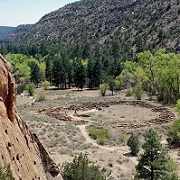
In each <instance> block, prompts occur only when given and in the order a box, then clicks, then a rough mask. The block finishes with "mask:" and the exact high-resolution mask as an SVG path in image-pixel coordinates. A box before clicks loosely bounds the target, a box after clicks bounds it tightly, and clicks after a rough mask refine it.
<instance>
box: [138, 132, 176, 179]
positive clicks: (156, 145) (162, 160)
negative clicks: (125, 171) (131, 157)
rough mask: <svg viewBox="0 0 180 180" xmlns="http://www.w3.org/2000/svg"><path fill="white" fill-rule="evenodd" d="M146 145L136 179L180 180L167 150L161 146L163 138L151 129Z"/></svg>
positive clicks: (147, 135)
mask: <svg viewBox="0 0 180 180" xmlns="http://www.w3.org/2000/svg"><path fill="white" fill-rule="evenodd" d="M144 139H145V143H144V144H143V146H142V147H143V149H144V153H143V154H141V156H140V158H139V162H138V164H137V166H136V171H137V174H136V175H135V179H146V180H148V179H149V180H162V179H164V180H165V179H166V180H167V179H169V180H170V179H171V180H178V177H177V175H176V174H175V173H173V167H172V166H171V161H170V158H169V156H168V153H167V151H166V149H165V148H164V147H163V146H162V144H161V136H159V135H158V133H157V132H156V131H155V130H153V129H150V130H149V131H148V132H147V133H146V134H145V135H144Z"/></svg>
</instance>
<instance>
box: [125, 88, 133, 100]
mask: <svg viewBox="0 0 180 180" xmlns="http://www.w3.org/2000/svg"><path fill="white" fill-rule="evenodd" d="M132 95H133V89H132V87H131V86H130V87H128V88H127V90H126V97H130V96H132Z"/></svg>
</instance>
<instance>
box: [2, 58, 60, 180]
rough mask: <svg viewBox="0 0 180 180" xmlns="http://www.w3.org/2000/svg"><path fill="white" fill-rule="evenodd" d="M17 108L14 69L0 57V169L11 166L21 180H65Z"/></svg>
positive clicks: (16, 176)
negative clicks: (62, 179)
mask: <svg viewBox="0 0 180 180" xmlns="http://www.w3.org/2000/svg"><path fill="white" fill-rule="evenodd" d="M15 107H16V87H15V78H14V77H13V76H12V74H11V65H10V64H9V63H8V62H7V61H6V60H5V59H4V58H3V57H2V56H1V55H0V165H1V166H2V167H3V166H5V165H7V164H10V166H11V170H12V172H13V176H14V178H15V179H18V180H19V179H20V180H24V179H26V180H36V179H42V180H45V179H61V176H60V175H59V169H58V168H57V167H56V165H55V163H54V162H53V161H52V159H51V158H50V157H49V155H48V153H47V152H46V150H45V149H44V147H43V145H42V144H41V142H40V141H39V140H38V138H37V136H36V135H34V134H32V133H31V132H30V130H29V129H28V127H27V125H26V123H25V122H24V121H23V120H22V119H21V118H20V116H19V115H18V114H17V113H16V110H15Z"/></svg>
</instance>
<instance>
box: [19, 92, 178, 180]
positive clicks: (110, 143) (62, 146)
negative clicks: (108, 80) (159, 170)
mask: <svg viewBox="0 0 180 180" xmlns="http://www.w3.org/2000/svg"><path fill="white" fill-rule="evenodd" d="M41 92H44V91H43V90H42V89H37V91H36V94H35V98H36V97H37V96H38V94H39V93H41ZM45 93H46V100H45V101H42V102H37V101H36V102H34V101H33V99H32V98H29V97H28V96H26V95H25V96H24V95H23V96H18V97H17V105H18V107H17V110H18V112H19V114H20V115H21V116H22V118H23V119H24V120H26V122H27V124H28V125H29V127H30V129H31V130H32V131H33V132H35V133H36V134H37V135H38V137H39V139H40V140H41V141H42V142H43V144H44V146H45V147H46V149H47V151H48V152H49V154H50V155H51V157H52V158H53V159H54V160H55V162H56V163H57V164H59V165H60V166H61V165H62V164H63V162H65V161H71V160H72V159H73V157H74V156H75V155H78V154H79V153H80V152H84V153H85V152H87V153H88V158H89V160H90V162H92V163H95V164H96V165H98V166H99V167H101V168H106V169H108V170H111V171H112V173H111V179H117V180H118V179H120V180H129V179H131V178H132V177H133V175H134V173H135V170H134V168H135V165H136V163H137V159H136V157H132V156H130V150H129V148H128V147H127V146H126V140H127V138H128V137H129V135H130V134H131V132H132V131H135V132H136V133H138V134H139V135H140V136H142V135H143V134H144V133H145V132H146V131H147V130H148V129H149V128H150V127H152V128H155V129H156V130H157V131H158V132H159V133H160V134H161V135H162V137H163V140H165V138H166V132H167V129H168V126H169V123H170V122H171V121H172V120H173V119H174V118H175V117H173V114H172V113H171V111H170V109H169V108H168V109H165V110H163V112H165V111H166V110H167V111H168V113H169V114H168V116H163V113H162V111H155V110H154V111H153V110H152V109H153V107H154V106H155V107H159V105H157V104H153V103H152V102H151V105H152V108H151V107H143V106H140V105H134V104H127V103H125V104H123V103H114V104H113V103H112V102H119V101H127V100H128V101H129V100H132V101H134V99H133V97H129V98H127V97H125V93H124V92H119V93H117V94H116V95H115V96H110V93H109V94H108V95H107V96H105V97H102V96H100V95H99V91H98V90H96V91H90V90H84V91H76V90H72V89H71V90H66V91H65V90H53V89H51V90H48V91H46V92H45ZM145 98H146V97H144V100H143V102H147V101H146V100H145ZM147 103H148V104H149V102H147ZM82 104H83V105H82ZM87 104H88V106H84V105H87ZM103 104H104V105H106V106H103ZM92 105H93V106H92ZM54 107H56V108H54ZM70 107H71V108H70ZM72 107H74V109H73V108H72ZM97 107H101V110H100V111H99V110H97ZM49 108H51V109H54V110H57V108H59V110H58V112H59V118H58V117H57V116H56V115H55V116H54V117H53V116H52V114H49V115H46V113H45V111H46V110H48V109H49ZM38 110H41V113H39V111H38ZM42 110H43V111H44V112H43V111H42ZM75 111H76V113H75ZM52 112H54V111H52ZM54 114H57V113H54ZM165 115H167V112H166V113H165ZM161 117H163V118H164V119H163V118H161ZM64 118H65V119H64ZM159 118H160V120H162V121H159V122H158V121H157V120H158V119H159ZM167 118H169V119H168V121H165V120H167ZM152 120H153V121H152ZM82 121H83V122H82ZM77 122H78V123H77ZM79 122H80V123H79ZM81 122H82V123H81ZM147 122H148V123H149V125H147V124H148V123H147ZM156 122H158V123H156ZM144 123H145V124H146V125H145V126H143V124H144ZM76 124H79V125H76ZM81 124H82V125H81ZM90 127H104V128H108V129H109V130H110V134H111V136H110V138H109V139H108V140H107V142H106V143H105V145H104V146H103V147H102V146H99V145H98V144H97V142H95V141H94V140H92V139H91V138H90V137H89V136H88V129H89V128H90ZM164 142H165V141H164ZM169 152H170V154H171V156H172V158H173V159H174V160H176V161H177V162H178V163H180V159H178V156H177V150H170V151H169Z"/></svg>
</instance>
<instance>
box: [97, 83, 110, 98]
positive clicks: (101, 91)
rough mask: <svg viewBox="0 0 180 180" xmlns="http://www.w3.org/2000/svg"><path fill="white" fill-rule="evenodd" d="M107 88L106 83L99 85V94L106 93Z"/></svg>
mask: <svg viewBox="0 0 180 180" xmlns="http://www.w3.org/2000/svg"><path fill="white" fill-rule="evenodd" d="M107 88H108V84H106V83H104V84H101V85H100V88H99V90H100V94H101V96H105V95H106V91H107Z"/></svg>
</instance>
